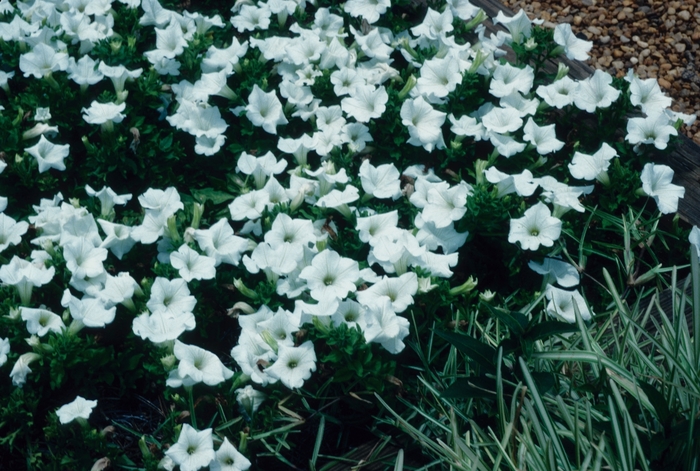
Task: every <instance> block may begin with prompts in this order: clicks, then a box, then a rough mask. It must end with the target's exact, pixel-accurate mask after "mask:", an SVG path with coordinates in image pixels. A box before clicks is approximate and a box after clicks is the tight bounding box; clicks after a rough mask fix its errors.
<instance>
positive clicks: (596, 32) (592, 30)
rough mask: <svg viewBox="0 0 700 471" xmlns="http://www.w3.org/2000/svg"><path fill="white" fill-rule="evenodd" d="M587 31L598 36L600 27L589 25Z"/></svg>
mask: <svg viewBox="0 0 700 471" xmlns="http://www.w3.org/2000/svg"><path fill="white" fill-rule="evenodd" d="M588 31H590V32H591V33H593V34H595V35H596V36H600V33H601V31H600V28H598V27H597V26H589V27H588Z"/></svg>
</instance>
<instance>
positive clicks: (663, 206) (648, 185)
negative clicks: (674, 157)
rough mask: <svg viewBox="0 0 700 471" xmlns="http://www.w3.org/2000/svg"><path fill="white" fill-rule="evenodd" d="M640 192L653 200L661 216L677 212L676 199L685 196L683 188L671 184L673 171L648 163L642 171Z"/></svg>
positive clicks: (665, 166)
mask: <svg viewBox="0 0 700 471" xmlns="http://www.w3.org/2000/svg"><path fill="white" fill-rule="evenodd" d="M641 179H642V190H643V191H644V193H646V194H647V195H649V196H651V197H652V198H654V201H656V204H657V206H658V207H659V211H661V212H662V213H663V214H669V213H675V212H676V211H678V199H679V198H683V196H684V195H685V188H683V187H682V186H679V185H674V184H672V183H671V181H672V180H673V169H672V168H671V167H669V166H667V165H656V164H652V163H648V164H646V165H645V166H644V169H643V170H642V175H641Z"/></svg>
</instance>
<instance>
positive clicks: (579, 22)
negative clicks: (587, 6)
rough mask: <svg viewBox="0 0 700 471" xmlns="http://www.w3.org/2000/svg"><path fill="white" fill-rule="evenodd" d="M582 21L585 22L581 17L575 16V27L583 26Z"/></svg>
mask: <svg viewBox="0 0 700 471" xmlns="http://www.w3.org/2000/svg"><path fill="white" fill-rule="evenodd" d="M581 21H583V20H582V19H581V17H580V16H578V15H577V16H574V26H579V25H580V24H581Z"/></svg>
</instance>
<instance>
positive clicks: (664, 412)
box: [639, 381, 671, 426]
mask: <svg viewBox="0 0 700 471" xmlns="http://www.w3.org/2000/svg"><path fill="white" fill-rule="evenodd" d="M639 387H640V388H642V391H644V393H645V394H646V395H647V397H648V398H649V402H651V405H652V406H654V410H655V411H656V417H657V418H658V419H659V422H661V423H662V424H664V426H665V424H667V420H668V419H669V418H670V415H671V412H670V411H669V409H668V404H667V403H666V398H664V395H663V394H662V393H660V392H659V391H658V390H657V389H656V388H655V387H654V386H652V385H651V384H648V383H644V382H642V381H640V382H639Z"/></svg>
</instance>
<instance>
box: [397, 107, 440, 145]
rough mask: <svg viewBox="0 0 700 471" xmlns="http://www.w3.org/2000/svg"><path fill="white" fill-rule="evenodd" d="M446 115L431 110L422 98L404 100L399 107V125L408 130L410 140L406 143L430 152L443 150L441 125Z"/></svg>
mask: <svg viewBox="0 0 700 471" xmlns="http://www.w3.org/2000/svg"><path fill="white" fill-rule="evenodd" d="M446 116H447V114H446V113H443V112H442V111H437V110H435V109H433V107H432V106H430V104H429V103H428V102H426V101H425V99H423V97H422V96H419V97H418V98H415V99H411V100H406V101H405V102H404V103H403V105H401V123H402V124H403V125H404V126H406V127H407V128H408V133H409V134H410V136H411V137H410V139H409V140H408V143H409V144H411V145H414V146H417V147H420V146H423V148H424V149H425V150H426V151H428V152H432V151H433V149H435V148H437V149H444V148H445V140H444V138H443V136H442V125H443V124H444V123H445V118H446Z"/></svg>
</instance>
